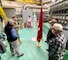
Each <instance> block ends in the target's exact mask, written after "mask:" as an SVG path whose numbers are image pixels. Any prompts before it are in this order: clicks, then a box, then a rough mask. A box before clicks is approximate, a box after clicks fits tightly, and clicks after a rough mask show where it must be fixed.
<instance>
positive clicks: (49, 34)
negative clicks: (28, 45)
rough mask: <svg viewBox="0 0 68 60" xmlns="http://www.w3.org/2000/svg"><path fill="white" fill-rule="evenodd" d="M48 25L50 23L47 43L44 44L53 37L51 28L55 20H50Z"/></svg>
mask: <svg viewBox="0 0 68 60" xmlns="http://www.w3.org/2000/svg"><path fill="white" fill-rule="evenodd" d="M49 23H50V29H49V31H48V34H47V41H45V42H48V41H49V39H50V38H53V37H55V35H54V34H53V33H52V28H53V25H54V24H55V23H56V20H55V19H52V20H51V21H49Z"/></svg>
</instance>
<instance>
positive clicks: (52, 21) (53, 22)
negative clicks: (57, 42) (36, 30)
mask: <svg viewBox="0 0 68 60" xmlns="http://www.w3.org/2000/svg"><path fill="white" fill-rule="evenodd" d="M56 22H57V21H56V20H55V19H52V20H51V21H49V23H50V24H51V25H52V26H53V25H54V24H55V23H56Z"/></svg>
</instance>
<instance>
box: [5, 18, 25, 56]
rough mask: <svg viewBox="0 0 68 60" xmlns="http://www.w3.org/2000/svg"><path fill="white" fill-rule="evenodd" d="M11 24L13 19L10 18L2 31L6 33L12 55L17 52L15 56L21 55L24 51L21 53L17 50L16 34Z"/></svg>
mask: <svg viewBox="0 0 68 60" xmlns="http://www.w3.org/2000/svg"><path fill="white" fill-rule="evenodd" d="M13 25H14V21H13V20H12V19H11V20H9V21H8V23H7V25H6V26H5V28H4V31H5V34H6V35H7V40H8V42H9V45H10V50H11V53H12V56H14V55H15V54H17V56H18V57H20V56H23V55H24V53H21V52H20V51H19V48H18V43H17V38H18V35H17V32H16V30H15V28H14V27H13Z"/></svg>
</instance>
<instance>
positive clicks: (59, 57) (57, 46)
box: [4, 16, 66, 60]
mask: <svg viewBox="0 0 68 60" xmlns="http://www.w3.org/2000/svg"><path fill="white" fill-rule="evenodd" d="M15 20H16V17H15V16H12V19H10V20H9V21H8V23H7V25H6V26H5V28H4V31H5V34H6V35H7V40H8V42H9V45H10V50H11V53H12V56H14V55H15V54H17V56H18V57H20V56H23V55H24V53H22V52H20V51H19V49H18V40H17V39H19V34H18V28H19V27H18V25H15V24H16V21H15ZM49 23H50V24H51V27H50V29H49V32H48V34H47V41H45V42H47V44H48V45H49V47H48V49H47V51H48V52H49V54H48V56H49V60H63V57H64V53H65V48H66V38H65V36H64V34H63V26H62V25H61V24H59V23H57V21H56V19H53V20H51V21H49ZM27 25H28V28H29V27H31V18H30V16H29V19H28V24H27ZM19 41H20V39H19ZM20 42H21V41H20Z"/></svg>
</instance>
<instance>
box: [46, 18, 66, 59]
mask: <svg viewBox="0 0 68 60" xmlns="http://www.w3.org/2000/svg"><path fill="white" fill-rule="evenodd" d="M49 23H50V24H51V27H50V29H49V32H48V34H47V41H45V42H47V44H48V45H49V47H48V49H46V50H47V51H48V52H49V54H48V56H49V60H63V57H64V53H65V48H66V38H65V36H64V34H63V26H62V25H61V24H59V23H57V21H56V19H52V20H51V21H49Z"/></svg>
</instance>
